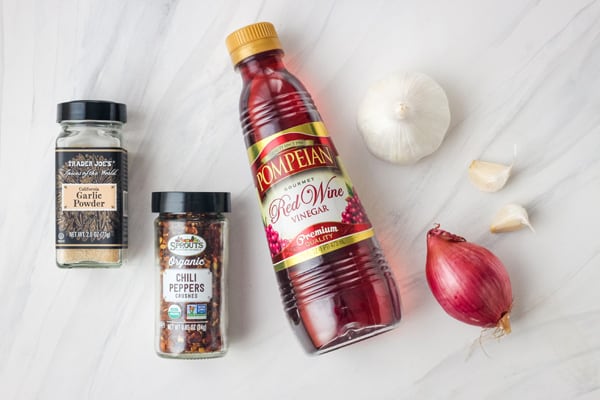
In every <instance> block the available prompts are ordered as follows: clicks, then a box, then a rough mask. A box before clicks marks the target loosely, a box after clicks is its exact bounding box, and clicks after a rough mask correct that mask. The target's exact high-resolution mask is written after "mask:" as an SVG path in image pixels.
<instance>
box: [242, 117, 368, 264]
mask: <svg viewBox="0 0 600 400" xmlns="http://www.w3.org/2000/svg"><path fill="white" fill-rule="evenodd" d="M248 156H249V159H250V165H251V169H252V172H253V175H254V183H255V185H256V190H257V194H258V198H259V201H260V204H261V209H262V217H263V223H264V225H265V232H266V235H267V241H268V243H269V249H270V251H271V258H272V260H273V266H274V268H275V270H276V271H280V270H282V269H285V268H289V267H292V266H294V265H296V264H298V263H300V262H303V261H306V260H309V259H311V258H313V257H317V256H319V255H323V254H326V253H329V252H332V251H335V250H338V249H341V248H343V247H346V246H349V245H351V244H354V243H357V242H360V241H362V240H365V239H368V238H370V237H372V236H373V235H374V233H373V228H372V226H371V223H370V222H369V220H368V218H367V215H366V213H365V210H364V209H363V207H362V204H361V202H360V199H359V198H358V195H357V194H356V191H355V190H354V187H353V186H352V183H351V182H350V179H349V178H348V175H347V174H346V173H345V172H344V168H343V166H342V163H341V160H340V158H339V156H338V153H337V151H336V149H335V147H334V145H333V142H332V141H331V139H330V137H329V136H328V134H327V130H326V128H325V126H324V125H323V123H322V122H312V123H308V124H303V125H299V126H295V127H293V128H290V129H286V130H285V131H282V132H279V133H276V134H274V135H271V136H269V137H267V138H265V139H263V140H261V141H259V142H257V143H255V144H254V145H252V146H250V147H249V148H248Z"/></svg>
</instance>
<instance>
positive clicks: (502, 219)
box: [490, 204, 535, 233]
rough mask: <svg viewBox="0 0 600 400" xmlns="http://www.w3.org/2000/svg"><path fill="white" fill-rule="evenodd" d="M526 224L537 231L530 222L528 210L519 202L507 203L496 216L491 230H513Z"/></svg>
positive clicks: (497, 231)
mask: <svg viewBox="0 0 600 400" xmlns="http://www.w3.org/2000/svg"><path fill="white" fill-rule="evenodd" d="M525 226H526V227H528V228H529V229H531V231H532V232H535V230H534V229H533V226H531V223H530V222H529V215H528V214H527V210H525V208H524V207H523V206H520V205H518V204H507V205H505V206H504V207H502V208H501V209H500V211H498V213H497V214H496V215H495V216H494V219H493V220H492V224H491V225H490V231H491V232H492V233H501V232H512V231H516V230H519V229H521V228H523V227H525Z"/></svg>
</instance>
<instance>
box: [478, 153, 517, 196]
mask: <svg viewBox="0 0 600 400" xmlns="http://www.w3.org/2000/svg"><path fill="white" fill-rule="evenodd" d="M511 170H512V165H504V164H497V163H492V162H488V161H481V160H474V161H472V162H471V165H469V179H470V180H471V182H472V183H473V184H474V185H475V186H476V187H477V188H478V189H479V190H481V191H482V192H497V191H498V190H500V189H502V188H503V187H504V185H506V181H508V178H509V177H510V173H511Z"/></svg>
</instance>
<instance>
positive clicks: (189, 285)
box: [162, 269, 212, 303]
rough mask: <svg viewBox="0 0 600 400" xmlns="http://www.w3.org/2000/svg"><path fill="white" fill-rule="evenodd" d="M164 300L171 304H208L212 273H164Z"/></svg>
mask: <svg viewBox="0 0 600 400" xmlns="http://www.w3.org/2000/svg"><path fill="white" fill-rule="evenodd" d="M162 293H163V298H164V300H165V301H168V302H171V303H177V302H180V303H187V302H193V301H197V302H208V301H210V299H211V298H212V273H211V272H210V271H209V270H208V269H193V270H190V269H182V270H178V269H168V270H166V271H165V272H164V273H163V292H162Z"/></svg>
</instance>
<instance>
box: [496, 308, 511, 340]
mask: <svg viewBox="0 0 600 400" xmlns="http://www.w3.org/2000/svg"><path fill="white" fill-rule="evenodd" d="M498 329H500V330H501V331H502V332H503V333H504V334H505V335H508V334H509V333H510V332H512V328H511V327H510V313H508V312H507V313H505V314H504V315H503V316H502V318H500V321H498Z"/></svg>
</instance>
